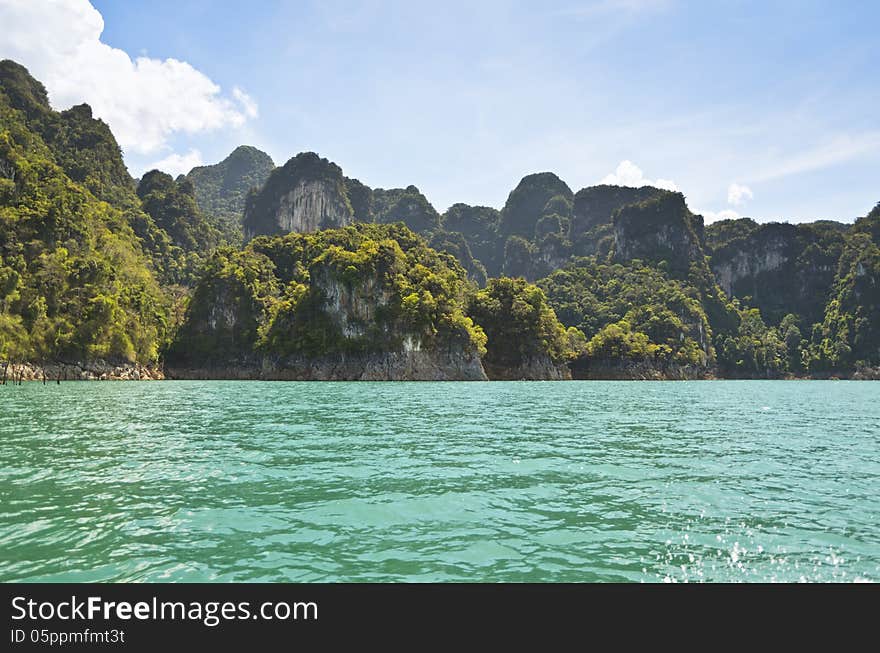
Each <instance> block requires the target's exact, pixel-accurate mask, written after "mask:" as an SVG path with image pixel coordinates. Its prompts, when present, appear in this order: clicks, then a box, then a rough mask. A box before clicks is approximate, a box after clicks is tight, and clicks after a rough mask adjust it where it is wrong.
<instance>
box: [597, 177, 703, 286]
mask: <svg viewBox="0 0 880 653" xmlns="http://www.w3.org/2000/svg"><path fill="white" fill-rule="evenodd" d="M702 230H703V219H702V217H700V216H695V215H693V214H692V213H691V212H690V211H689V210H688V208H687V205H686V204H685V201H684V196H683V195H682V194H681V193H672V192H665V193H663V194H662V195H659V196H657V197H654V198H652V199H650V200H648V201H645V202H642V203H640V204H632V205H628V206H625V207H623V208H621V209H620V210H618V211H617V212H616V213H615V215H614V248H615V254H614V257H615V260H617V261H621V262H625V261H631V260H633V259H641V260H643V261H648V262H652V263H659V262H661V261H665V262H666V264H667V265H668V267H669V270H670V271H672V272H675V273H677V274H679V275H680V274H684V273H686V272H687V270H688V267H689V265H690V263H691V262H693V261H699V260H702V257H703V251H702V243H701V241H702V238H701V233H702Z"/></svg>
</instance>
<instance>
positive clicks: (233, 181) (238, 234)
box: [186, 145, 275, 245]
mask: <svg viewBox="0 0 880 653" xmlns="http://www.w3.org/2000/svg"><path fill="white" fill-rule="evenodd" d="M274 169H275V163H274V162H273V161H272V158H271V157H270V156H269V155H268V154H266V153H265V152H262V151H260V150H258V149H257V148H255V147H251V146H249V145H241V146H239V147H237V148H235V150H233V151H232V153H231V154H230V155H229V156H228V157H226V158H225V159H223V161H221V162H220V163H216V164H214V165H206V166H199V167H197V168H193V169H192V170H190V171H189V173H188V174H187V175H186V178H187V179H188V180H189V181H190V182H192V185H193V188H194V189H195V196H196V200H197V201H198V204H199V207H200V208H201V210H202V211H203V212H204V214H205V216H206V217H207V219H208V220H209V221H210V222H211V223H212V225H213V226H214V227H216V228H217V229H218V230H219V231H220V232H221V234H223V237H224V238H225V239H226V241H227V242H229V243H230V244H234V245H238V244H241V241H242V219H243V217H244V206H245V200H246V198H247V194H248V192H250V190H251V189H254V188H256V189H259V188H260V187H262V185H263V184H264V183H266V179H267V178H268V177H269V173H271V172H272V170H274Z"/></svg>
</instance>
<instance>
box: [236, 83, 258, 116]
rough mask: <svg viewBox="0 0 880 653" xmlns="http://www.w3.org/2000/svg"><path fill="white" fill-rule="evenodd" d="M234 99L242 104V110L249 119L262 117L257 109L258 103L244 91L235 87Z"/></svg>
mask: <svg viewBox="0 0 880 653" xmlns="http://www.w3.org/2000/svg"><path fill="white" fill-rule="evenodd" d="M232 97H234V98H235V99H236V100H238V101H239V103H240V104H241V108H242V110H243V111H244V115H245V116H247V117H248V118H256V117H257V116H258V115H260V111H259V108H258V107H257V103H256V102H255V101H254V99H253V98H252V97H251V96H250V95H248V94H247V93H245V92H244V91H242V90H241V89H240V88H238V86H235V87H233V89H232Z"/></svg>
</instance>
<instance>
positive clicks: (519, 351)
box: [469, 277, 584, 370]
mask: <svg viewBox="0 0 880 653" xmlns="http://www.w3.org/2000/svg"><path fill="white" fill-rule="evenodd" d="M469 313H470V315H471V316H472V317H473V319H474V321H475V322H476V323H477V324H478V325H480V326H481V327H482V328H483V330H484V331H485V332H486V335H487V336H488V345H487V353H486V356H485V357H484V359H483V363H484V365H486V367H487V368H495V369H513V370H516V369H518V368H521V367H522V366H524V365H530V364H533V363H534V362H535V361H536V360H542V359H548V360H549V363H551V364H555V365H564V364H565V363H567V362H568V361H570V360H572V359H574V358H575V357H576V356H577V355H578V354H580V353H582V352H583V350H584V336H583V334H582V333H581V332H580V331H578V330H577V329H575V328H574V327H570V328H569V329H566V328H565V327H564V326H563V325H562V324H561V323H560V322H559V320H558V319H557V318H556V314H555V313H554V311H553V309H552V308H551V307H550V305H549V304H548V303H547V298H546V297H545V295H544V292H543V291H542V290H541V289H540V288H538V287H537V286H535V285H533V284H530V283H527V282H526V281H525V280H524V279H511V278H508V277H502V278H500V279H490V280H489V283H488V285H487V286H486V288H484V289H483V290H481V291H479V292H478V293H477V294H476V295H474V297H473V299H472V300H471V302H470V309H469Z"/></svg>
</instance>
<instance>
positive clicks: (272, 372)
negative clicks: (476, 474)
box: [166, 350, 488, 381]
mask: <svg viewBox="0 0 880 653" xmlns="http://www.w3.org/2000/svg"><path fill="white" fill-rule="evenodd" d="M166 373H167V375H168V378H172V379H205V380H208V379H230V380H235V379H238V380H252V379H259V380H263V381H486V380H488V379H487V377H486V373H485V372H484V371H483V366H482V364H481V362H480V357H479V356H478V355H476V353H470V354H468V353H465V352H461V351H456V350H448V351H418V350H409V351H407V350H401V351H390V352H381V353H353V354H333V355H328V356H317V357H313V356H290V357H283V358H275V357H270V356H266V357H264V358H261V359H259V360H256V361H242V363H241V364H239V365H229V364H227V365H223V366H217V367H209V366H205V367H190V368H187V367H172V368H168V369H166Z"/></svg>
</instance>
